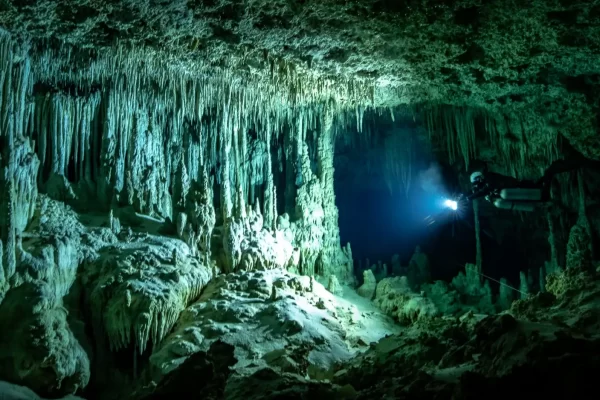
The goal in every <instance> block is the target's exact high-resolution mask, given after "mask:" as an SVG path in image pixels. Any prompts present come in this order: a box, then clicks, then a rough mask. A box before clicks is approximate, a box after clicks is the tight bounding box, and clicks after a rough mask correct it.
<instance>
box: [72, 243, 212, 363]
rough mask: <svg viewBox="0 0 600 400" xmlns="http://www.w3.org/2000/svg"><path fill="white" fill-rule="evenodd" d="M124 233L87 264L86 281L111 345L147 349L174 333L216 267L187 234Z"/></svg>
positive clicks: (101, 328)
mask: <svg viewBox="0 0 600 400" xmlns="http://www.w3.org/2000/svg"><path fill="white" fill-rule="evenodd" d="M123 239H125V240H124V242H117V243H114V244H113V245H110V246H107V247H105V248H102V249H101V250H100V251H99V252H98V254H97V257H96V258H95V259H94V260H91V261H88V262H87V263H86V265H84V267H83V268H84V271H83V275H82V283H83V285H84V287H85V288H86V293H87V296H88V298H89V304H90V306H91V309H92V316H93V321H94V323H95V324H96V326H95V328H96V329H98V330H99V332H104V333H105V334H106V336H107V338H108V341H109V345H110V348H111V349H112V350H119V349H124V348H135V349H136V351H138V352H139V353H140V354H141V353H143V352H144V351H145V349H146V347H147V346H148V344H152V345H153V346H156V345H158V344H159V343H160V342H161V340H162V339H163V338H164V337H165V336H166V335H167V334H168V332H169V331H170V330H171V328H172V327H173V326H174V324H175V322H176V321H177V318H178V317H179V314H180V313H181V312H182V311H183V310H184V309H185V307H186V306H187V305H188V304H189V303H190V302H191V301H193V300H194V299H196V298H197V297H198V296H199V295H200V291H201V290H202V289H203V288H204V286H205V285H206V284H207V283H208V282H209V281H210V280H211V279H212V277H213V270H212V269H211V268H210V266H208V265H205V264H201V263H200V261H199V260H198V259H197V258H194V257H192V256H191V250H190V248H189V247H188V246H187V245H186V244H185V243H184V242H182V241H181V240H178V239H173V238H166V237H160V236H153V235H148V234H132V235H124V237H123Z"/></svg>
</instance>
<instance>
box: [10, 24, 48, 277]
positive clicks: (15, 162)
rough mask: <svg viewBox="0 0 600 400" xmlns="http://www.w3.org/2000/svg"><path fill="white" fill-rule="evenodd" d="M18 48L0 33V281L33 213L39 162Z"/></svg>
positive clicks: (28, 83) (26, 66) (27, 76)
mask: <svg viewBox="0 0 600 400" xmlns="http://www.w3.org/2000/svg"><path fill="white" fill-rule="evenodd" d="M18 50H20V51H23V50H22V49H17V48H16V47H15V45H14V43H13V42H12V40H11V38H10V37H8V36H2V37H0V101H1V102H0V115H1V116H2V117H1V119H0V151H1V153H0V240H1V241H2V251H1V252H0V256H1V257H2V261H1V262H0V266H2V268H3V271H2V273H0V281H1V280H3V279H9V278H10V277H11V276H12V275H13V274H14V272H15V268H16V250H17V245H18V238H19V237H20V235H21V233H22V232H23V231H24V230H25V228H26V227H27V224H28V223H29V221H30V220H31V218H32V217H33V213H34V210H35V204H36V200H37V194H38V192H37V174H38V169H39V165H40V162H39V160H38V158H37V155H36V154H35V153H34V151H33V147H34V144H33V143H32V141H31V140H30V138H28V137H26V136H25V132H26V125H27V121H29V119H30V118H29V117H30V114H31V112H32V111H33V107H32V105H31V104H28V100H27V99H28V98H29V97H30V96H31V93H32V88H33V80H32V78H31V67H30V62H29V58H28V57H27V56H26V55H22V56H16V54H15V53H16V52H17V51H18ZM0 283H1V282H0Z"/></svg>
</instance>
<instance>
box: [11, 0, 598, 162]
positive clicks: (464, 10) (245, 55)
mask: <svg viewBox="0 0 600 400" xmlns="http://www.w3.org/2000/svg"><path fill="white" fill-rule="evenodd" d="M0 26H4V27H5V28H6V29H8V30H9V31H10V32H11V33H12V34H14V35H17V36H20V37H22V38H27V40H31V43H32V45H33V48H34V50H40V49H46V48H52V47H57V46H58V47H61V48H63V49H64V48H68V49H69V51H70V54H71V55H72V57H70V58H69V59H66V60H63V61H61V60H60V59H55V60H53V61H52V62H54V63H57V65H59V67H58V68H57V70H68V69H69V68H74V67H73V66H76V65H78V64H77V63H76V62H74V60H77V59H78V60H79V62H84V63H85V62H86V60H89V59H93V58H95V57H98V56H99V55H100V54H102V53H103V52H110V51H114V49H115V48H116V47H119V48H120V49H135V50H136V51H137V52H138V54H141V55H142V56H141V57H142V58H143V54H152V56H153V57H154V59H155V60H159V62H160V63H162V64H164V66H165V68H167V69H168V70H169V71H170V73H182V74H192V75H193V74H198V75H203V76H210V75H215V74H216V73H217V71H218V73H220V74H227V75H226V76H227V79H230V80H234V79H236V78H240V79H248V77H250V79H253V81H257V80H261V81H262V82H263V83H264V82H267V83H268V82H272V81H273V80H274V79H280V76H281V73H279V75H278V76H276V77H274V70H277V71H282V70H283V71H285V74H286V76H287V77H290V76H293V79H290V81H293V82H296V84H295V85H296V86H298V85H299V84H298V82H308V83H306V85H309V86H311V85H312V87H313V88H316V90H322V91H323V92H327V94H328V95H331V96H332V97H335V99H336V100H337V101H338V103H342V104H343V103H344V102H346V104H347V105H348V106H351V107H352V106H355V105H356V103H363V104H364V105H375V106H384V107H389V106H396V105H402V104H420V103H441V104H452V105H467V106H471V107H482V108H486V109H492V110H493V109H502V108H504V109H506V108H510V109H514V110H523V109H527V110H530V109H535V110H537V112H538V114H546V116H545V118H546V119H547V120H548V121H549V122H550V123H553V122H554V123H559V122H557V121H563V122H564V121H567V122H569V123H571V125H572V121H574V120H577V121H582V120H584V121H585V122H584V123H582V124H583V125H585V126H583V127H573V128H572V129H573V130H574V131H576V130H579V131H586V132H587V133H586V134H584V135H583V136H582V137H579V139H578V140H579V142H580V143H579V148H580V150H581V148H584V147H589V148H593V149H594V150H591V151H588V152H587V153H588V155H592V156H594V155H597V154H600V143H598V138H597V134H596V131H595V129H591V128H590V123H591V122H590V121H591V120H592V119H594V115H595V114H596V108H597V101H598V93H599V92H598V89H597V88H598V81H599V75H598V74H599V72H600V51H599V47H600V4H597V2H596V1H592V0H569V1H566V0H533V1H527V2H524V1H520V0H502V1H494V0H455V1H452V0H406V1H400V0H353V1H342V0H318V1H316V0H246V1H242V0H206V1H200V0H162V1H161V0H122V1H111V0H108V1H107V0H38V1H35V0H3V1H1V2H0ZM57 58H58V57H57ZM315 82H320V83H319V85H322V86H319V85H317V84H316V83H315ZM323 82H326V83H323ZM350 86H352V87H353V88H354V91H355V92H356V93H355V96H354V97H353V98H352V99H349V96H348V92H349V91H348V87H350ZM283 90H297V88H296V87H295V86H294V85H288V86H285V88H284V89H283ZM342 91H343V92H344V93H341V92H342ZM336 93H337V94H338V96H335V94H336ZM351 100H352V101H351ZM573 110H575V111H573ZM566 114H568V115H566ZM588 122H590V123H588ZM594 126H595V123H594ZM566 136H568V137H569V136H573V134H571V135H568V134H567V135H566ZM596 150H597V151H596ZM596 153H597V154H596Z"/></svg>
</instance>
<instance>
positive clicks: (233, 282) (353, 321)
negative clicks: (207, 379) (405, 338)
mask: <svg viewBox="0 0 600 400" xmlns="http://www.w3.org/2000/svg"><path fill="white" fill-rule="evenodd" d="M388 329H390V330H388ZM394 330H395V329H394V328H393V327H391V326H390V325H389V322H386V320H385V319H384V318H382V316H377V315H369V314H367V313H361V312H360V311H359V309H357V307H356V306H354V305H352V303H350V302H348V301H346V300H344V299H341V298H337V297H335V296H334V295H332V294H331V293H329V292H328V291H327V290H326V289H325V288H324V287H323V286H322V285H321V284H320V283H318V282H317V281H316V280H314V279H312V278H310V277H306V276H296V275H293V274H290V273H288V272H286V271H283V270H281V269H276V270H269V271H254V272H240V273H232V274H228V275H220V276H218V277H217V278H216V279H214V280H213V281H212V282H211V283H210V284H209V285H208V286H207V287H206V289H205V290H204V292H203V293H202V296H201V297H200V299H199V300H198V301H197V302H196V303H194V304H192V305H191V306H190V307H188V308H187V309H186V310H185V311H184V312H183V313H182V315H181V317H180V319H179V321H178V322H177V325H176V327H175V329H174V331H173V333H171V334H170V335H169V336H168V337H167V338H166V339H165V340H164V341H163V343H162V344H161V346H160V347H159V348H158V350H157V351H156V352H155V353H154V354H153V355H152V356H151V358H150V364H151V369H152V371H153V376H154V378H155V380H160V379H161V377H163V376H165V375H166V374H168V373H169V372H171V371H173V370H175V369H177V368H178V367H179V366H180V365H182V364H183V363H184V362H185V361H186V359H188V358H189V357H190V356H192V355H193V354H195V353H198V352H207V351H208V349H209V348H210V346H211V345H212V344H213V343H215V342H216V341H217V340H220V341H223V342H224V343H228V344H230V345H232V346H234V347H235V351H234V354H235V357H236V359H237V363H236V364H235V366H234V370H235V371H236V374H241V375H244V376H245V375H248V374H251V373H253V372H255V371H257V370H259V369H262V368H267V367H268V368H273V369H275V370H277V371H279V372H287V373H293V374H298V375H300V376H306V375H308V376H310V377H311V378H313V379H321V378H326V377H329V378H331V376H330V374H329V372H328V371H329V370H330V369H331V368H332V366H333V365H335V364H336V363H340V362H345V361H347V360H349V359H350V358H352V357H353V356H354V354H355V353H356V352H357V351H358V350H359V349H364V348H365V346H366V345H367V344H368V343H370V342H372V341H374V340H378V339H379V338H381V337H382V336H383V335H384V334H385V333H386V332H390V331H394Z"/></svg>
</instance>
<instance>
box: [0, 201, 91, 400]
mask: <svg viewBox="0 0 600 400" xmlns="http://www.w3.org/2000/svg"><path fill="white" fill-rule="evenodd" d="M32 208H33V209H35V210H36V211H35V214H34V215H33V220H32V222H31V224H30V227H29V228H28V230H27V231H26V232H24V233H23V240H22V243H21V244H20V245H19V246H18V248H17V254H16V256H17V257H16V261H17V263H16V270H15V273H14V275H13V276H12V279H11V285H10V288H9V289H8V291H7V292H6V294H5V297H4V299H3V300H2V302H1V303H0V319H2V321H3V323H2V324H0V342H2V343H3V346H2V347H1V349H0V375H1V376H2V377H4V378H5V379H9V380H11V381H13V382H15V383H19V384H23V385H27V386H28V387H29V388H31V389H33V390H35V391H36V392H37V393H39V394H42V395H47V396H60V395H65V394H69V393H74V392H75V391H77V390H78V389H82V388H84V387H85V386H86V385H87V384H88V382H89V379H90V361H89V354H87V352H86V351H85V350H84V347H83V345H84V344H85V343H81V342H80V340H82V339H83V338H82V337H81V336H79V335H77V334H78V333H79V332H73V330H72V329H74V327H75V326H77V325H79V324H81V322H80V321H79V320H78V317H77V310H76V309H73V307H72V304H70V303H69V301H68V297H69V296H71V295H72V293H74V291H75V289H74V287H75V285H76V283H75V282H76V274H77V269H78V266H79V264H80V262H81V260H82V257H83V256H84V254H83V253H82V252H81V251H80V248H79V233H80V232H79V231H78V225H77V223H76V221H75V220H74V219H73V214H72V213H69V212H68V210H65V209H63V208H62V207H57V205H56V203H54V202H51V201H49V200H48V199H47V198H46V197H45V196H40V197H39V198H38V201H37V202H36V206H35V207H32Z"/></svg>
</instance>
